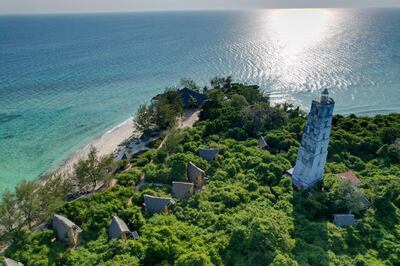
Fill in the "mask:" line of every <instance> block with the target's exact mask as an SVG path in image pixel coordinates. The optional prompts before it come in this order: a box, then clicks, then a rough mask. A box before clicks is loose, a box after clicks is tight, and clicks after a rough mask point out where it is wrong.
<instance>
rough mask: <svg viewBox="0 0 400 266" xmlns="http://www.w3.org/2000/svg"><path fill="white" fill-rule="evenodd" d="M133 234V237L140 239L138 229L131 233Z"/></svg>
mask: <svg viewBox="0 0 400 266" xmlns="http://www.w3.org/2000/svg"><path fill="white" fill-rule="evenodd" d="M131 236H132V238H133V239H135V240H138V239H139V233H138V232H137V231H133V232H132V233H131Z"/></svg>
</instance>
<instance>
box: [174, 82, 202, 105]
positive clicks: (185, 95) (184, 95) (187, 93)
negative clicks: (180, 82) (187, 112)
mask: <svg viewBox="0 0 400 266" xmlns="http://www.w3.org/2000/svg"><path fill="white" fill-rule="evenodd" d="M179 94H180V95H181V99H182V103H183V106H184V107H185V108H191V107H195V106H192V105H193V104H194V103H195V105H196V106H197V107H198V106H201V105H202V104H203V102H204V101H205V100H206V95H205V94H202V93H200V92H197V91H194V90H191V89H188V88H186V87H185V88H183V89H181V90H179Z"/></svg>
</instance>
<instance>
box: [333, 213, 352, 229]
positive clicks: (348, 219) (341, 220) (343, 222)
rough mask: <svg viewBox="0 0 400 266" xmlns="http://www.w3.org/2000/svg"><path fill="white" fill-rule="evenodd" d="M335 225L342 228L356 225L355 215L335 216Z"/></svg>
mask: <svg viewBox="0 0 400 266" xmlns="http://www.w3.org/2000/svg"><path fill="white" fill-rule="evenodd" d="M333 223H334V224H336V225H337V226H340V227H347V226H352V225H355V224H356V219H355V218H354V215H353V214H334V215H333Z"/></svg>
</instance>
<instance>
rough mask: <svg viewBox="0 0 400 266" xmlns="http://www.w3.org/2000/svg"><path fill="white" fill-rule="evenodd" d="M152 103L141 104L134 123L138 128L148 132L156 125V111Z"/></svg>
mask: <svg viewBox="0 0 400 266" xmlns="http://www.w3.org/2000/svg"><path fill="white" fill-rule="evenodd" d="M154 111H155V110H154V108H153V106H152V105H150V106H147V105H145V104H143V105H141V106H139V109H138V110H137V112H136V115H135V117H134V118H133V124H134V126H135V129H136V130H139V131H141V132H143V133H148V132H150V131H151V130H153V129H154V127H155V112H154Z"/></svg>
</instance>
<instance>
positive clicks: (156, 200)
mask: <svg viewBox="0 0 400 266" xmlns="http://www.w3.org/2000/svg"><path fill="white" fill-rule="evenodd" d="M143 197H144V206H145V207H146V211H147V212H148V213H149V214H151V215H152V214H155V213H163V212H168V208H169V207H170V206H172V205H174V204H175V201H174V200H173V199H171V198H163V197H156V196H151V195H147V194H145V195H144V196H143Z"/></svg>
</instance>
